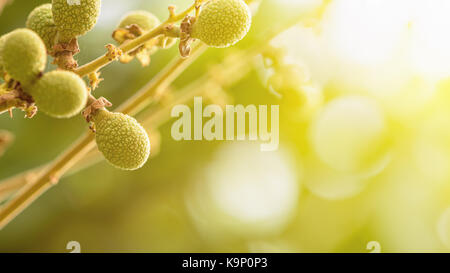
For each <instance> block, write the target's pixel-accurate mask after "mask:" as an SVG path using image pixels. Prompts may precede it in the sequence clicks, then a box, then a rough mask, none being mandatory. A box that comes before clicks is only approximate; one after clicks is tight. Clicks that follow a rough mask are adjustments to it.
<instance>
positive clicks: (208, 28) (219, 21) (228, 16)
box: [191, 0, 252, 48]
mask: <svg viewBox="0 0 450 273" xmlns="http://www.w3.org/2000/svg"><path fill="white" fill-rule="evenodd" d="M251 23H252V16H251V13H250V9H249V7H248V6H247V4H246V3H245V2H244V1H243V0H211V1H209V2H207V3H206V4H205V5H204V6H203V8H202V10H201V12H200V15H199V16H198V18H197V20H196V22H195V23H194V24H193V26H192V32H191V37H192V38H195V39H199V40H201V41H202V42H204V43H205V44H207V45H208V46H211V47H219V48H223V47H229V46H232V45H234V44H236V43H237V42H239V41H240V40H242V39H243V38H244V37H245V35H247V33H248V31H249V30H250V26H251Z"/></svg>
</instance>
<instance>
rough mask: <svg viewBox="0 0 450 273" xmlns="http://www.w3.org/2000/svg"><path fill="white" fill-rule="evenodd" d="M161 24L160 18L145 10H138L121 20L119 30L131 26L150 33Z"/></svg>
mask: <svg viewBox="0 0 450 273" xmlns="http://www.w3.org/2000/svg"><path fill="white" fill-rule="evenodd" d="M159 24H161V22H160V21H159V19H158V17H156V16H155V15H153V14H152V13H150V12H148V11H145V10H136V11H131V12H129V13H127V14H126V15H125V16H124V17H123V18H122V20H120V23H119V28H126V27H128V26H131V25H138V26H139V27H140V28H141V29H142V30H143V31H150V30H152V29H154V28H155V27H157V26H158V25H159Z"/></svg>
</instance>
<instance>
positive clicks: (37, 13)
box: [27, 4, 58, 52]
mask: <svg viewBox="0 0 450 273" xmlns="http://www.w3.org/2000/svg"><path fill="white" fill-rule="evenodd" d="M27 28H29V29H31V30H33V31H34V32H36V33H37V34H38V35H39V36H40V37H41V39H42V40H43V41H44V43H45V46H46V47H47V51H49V52H51V51H52V50H53V45H54V44H55V39H56V35H57V34H58V28H57V27H56V25H55V21H53V14H52V4H44V5H41V6H39V7H37V8H35V9H34V10H33V11H32V12H31V13H30V15H29V16H28V19H27Z"/></svg>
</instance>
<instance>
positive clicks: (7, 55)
mask: <svg viewBox="0 0 450 273" xmlns="http://www.w3.org/2000/svg"><path fill="white" fill-rule="evenodd" d="M2 44H3V45H2V46H1V49H0V55H1V56H2V61H1V62H2V63H3V69H4V70H5V71H6V72H7V73H8V74H9V75H10V76H11V78H13V79H15V80H17V81H19V82H20V83H22V85H28V84H30V83H32V82H34V81H35V80H36V79H37V78H38V75H39V74H40V73H41V72H42V71H43V70H44V69H45V65H46V63H47V52H46V49H45V45H44V42H43V41H42V40H41V38H40V37H39V35H37V34H36V33H35V32H34V31H32V30H29V29H17V30H14V31H13V32H10V33H9V34H7V36H6V39H5V40H4V42H3V43H2Z"/></svg>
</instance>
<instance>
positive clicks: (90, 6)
mask: <svg viewBox="0 0 450 273" xmlns="http://www.w3.org/2000/svg"><path fill="white" fill-rule="evenodd" d="M100 7H101V0H80V4H79V5H78V4H77V3H76V1H73V2H71V1H68V0H52V12H53V19H54V20H55V23H56V26H57V27H58V30H59V34H60V37H59V40H60V41H61V42H69V41H70V40H71V39H73V38H75V37H78V36H81V35H84V34H86V33H87V32H89V31H90V30H91V29H92V28H93V27H94V26H95V24H96V23H97V19H98V16H99V15H100Z"/></svg>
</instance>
